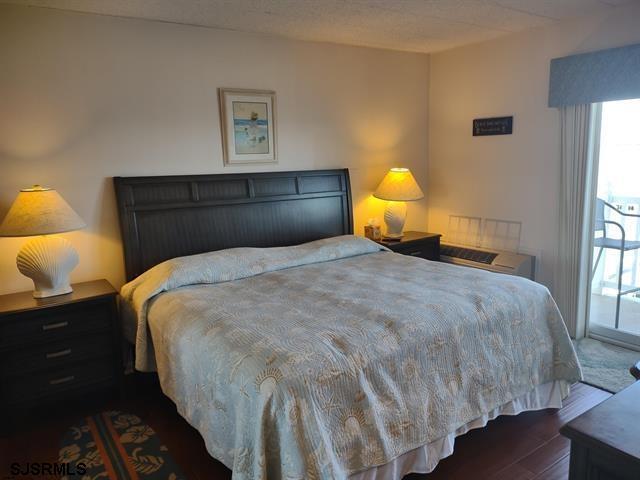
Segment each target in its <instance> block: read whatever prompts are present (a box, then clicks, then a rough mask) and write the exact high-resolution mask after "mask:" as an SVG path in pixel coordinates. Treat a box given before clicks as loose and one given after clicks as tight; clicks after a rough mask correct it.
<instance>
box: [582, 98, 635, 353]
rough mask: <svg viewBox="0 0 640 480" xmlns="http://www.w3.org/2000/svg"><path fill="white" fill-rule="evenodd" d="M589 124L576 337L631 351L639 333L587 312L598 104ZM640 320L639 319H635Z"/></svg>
mask: <svg viewBox="0 0 640 480" xmlns="http://www.w3.org/2000/svg"><path fill="white" fill-rule="evenodd" d="M592 122H593V123H592V125H591V139H590V155H591V158H592V161H591V165H590V167H591V168H590V170H591V171H590V172H589V175H588V176H587V182H586V188H585V202H584V209H585V210H584V225H583V231H582V235H583V237H582V238H583V243H582V244H583V245H585V246H586V248H585V249H583V254H582V258H581V263H582V268H581V269H580V270H581V274H580V283H581V286H580V295H581V296H582V298H581V301H580V305H581V306H583V308H584V310H583V311H581V312H578V319H579V320H581V321H579V323H578V326H577V330H578V331H577V332H576V333H577V338H580V337H582V336H585V337H590V338H593V339H595V340H600V341H603V342H606V343H612V344H614V345H619V346H621V347H625V348H629V349H631V350H638V351H640V335H636V334H633V333H628V332H625V331H622V330H619V329H617V328H612V327H608V326H605V325H600V324H597V323H595V322H592V321H591V319H590V312H591V287H592V278H591V277H592V271H593V258H594V248H595V247H594V240H595V238H594V228H595V206H596V205H595V204H596V198H597V196H598V174H599V167H600V135H601V133H602V128H601V127H602V103H597V104H593V119H592ZM639 321H640V319H639Z"/></svg>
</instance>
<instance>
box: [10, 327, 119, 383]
mask: <svg viewBox="0 0 640 480" xmlns="http://www.w3.org/2000/svg"><path fill="white" fill-rule="evenodd" d="M112 350H113V340H112V337H111V335H110V334H109V333H108V332H107V333H101V334H93V335H91V336H86V337H83V338H81V339H76V340H71V339H67V340H62V341H57V342H52V343H47V344H45V345H39V346H36V347H32V348H29V349H20V350H15V351H12V352H9V353H7V354H6V356H5V358H4V359H3V361H2V364H0V375H2V376H7V377H9V376H15V375H21V374H24V373H25V372H34V371H37V370H47V369H51V368H57V367H59V366H60V365H65V364H70V363H78V362H79V361H83V360H88V359H92V358H98V357H102V356H109V355H110V354H111V352H112Z"/></svg>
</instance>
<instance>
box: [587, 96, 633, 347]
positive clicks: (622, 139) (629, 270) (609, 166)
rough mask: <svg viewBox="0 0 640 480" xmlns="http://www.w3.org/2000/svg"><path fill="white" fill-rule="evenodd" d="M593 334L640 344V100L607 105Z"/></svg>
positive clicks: (596, 221) (596, 224)
mask: <svg viewBox="0 0 640 480" xmlns="http://www.w3.org/2000/svg"><path fill="white" fill-rule="evenodd" d="M599 148H600V155H599V167H598V176H597V178H598V180H597V192H593V193H594V194H595V197H596V198H595V199H594V202H593V205H594V211H593V236H592V241H593V259H592V265H591V267H592V270H591V282H590V283H591V285H590V286H591V292H590V296H589V300H590V305H589V310H588V311H589V322H588V334H589V335H590V336H593V337H596V338H599V339H601V340H608V341H612V342H614V343H619V344H624V345H625V346H634V347H638V348H640V100H624V101H618V102H606V103H603V106H602V122H601V131H600V146H599Z"/></svg>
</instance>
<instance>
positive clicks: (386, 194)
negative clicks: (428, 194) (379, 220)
mask: <svg viewBox="0 0 640 480" xmlns="http://www.w3.org/2000/svg"><path fill="white" fill-rule="evenodd" d="M373 196H374V197H376V198H379V199H380V200H387V206H386V208H385V210H384V223H385V224H386V226H387V232H386V233H385V235H384V237H385V238H391V239H394V238H395V239H400V238H402V229H403V227H404V221H405V220H406V218H407V204H406V203H405V202H411V201H414V200H420V199H421V198H424V193H422V190H420V186H418V182H416V179H415V178H413V175H412V174H411V172H410V171H409V169H408V168H392V169H391V170H389V171H388V172H387V174H386V175H385V177H384V178H383V179H382V182H380V185H378V188H377V189H376V191H375V192H374V193H373Z"/></svg>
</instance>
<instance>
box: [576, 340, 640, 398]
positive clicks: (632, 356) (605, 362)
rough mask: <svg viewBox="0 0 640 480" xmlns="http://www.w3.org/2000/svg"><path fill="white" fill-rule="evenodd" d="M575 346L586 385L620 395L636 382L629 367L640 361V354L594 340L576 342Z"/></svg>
mask: <svg viewBox="0 0 640 480" xmlns="http://www.w3.org/2000/svg"><path fill="white" fill-rule="evenodd" d="M573 344H574V346H575V347H576V352H577V354H578V359H579V360H580V365H582V374H583V376H584V382H585V383H588V384H590V385H593V386H595V387H599V388H602V389H604V390H607V391H609V392H611V393H618V392H619V391H620V390H622V389H623V388H626V387H628V386H629V385H631V384H632V383H633V382H634V381H635V379H634V378H633V377H632V376H631V374H630V373H629V367H631V365H633V364H635V363H636V362H637V361H638V360H640V352H635V351H633V350H628V349H626V348H622V347H618V346H616V345H611V344H608V343H604V342H600V341H598V340H594V339H592V338H582V339H580V340H578V341H575V340H574V342H573Z"/></svg>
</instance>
